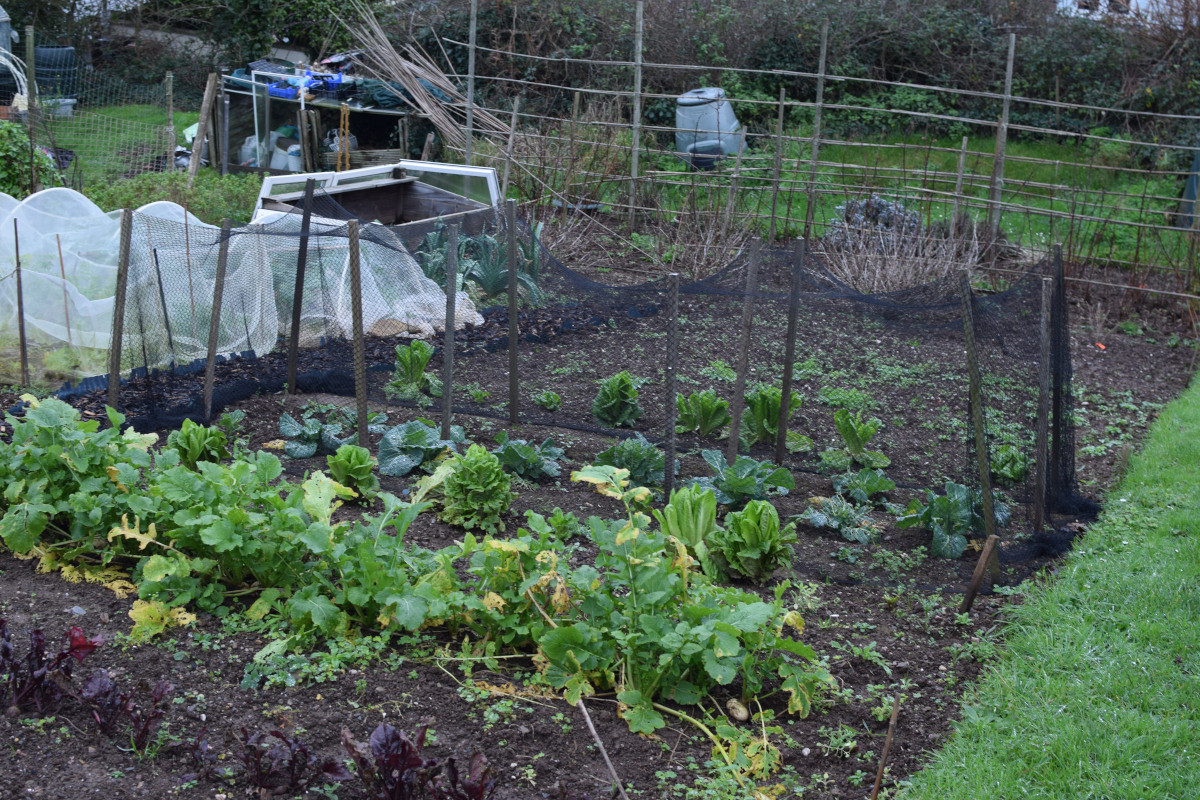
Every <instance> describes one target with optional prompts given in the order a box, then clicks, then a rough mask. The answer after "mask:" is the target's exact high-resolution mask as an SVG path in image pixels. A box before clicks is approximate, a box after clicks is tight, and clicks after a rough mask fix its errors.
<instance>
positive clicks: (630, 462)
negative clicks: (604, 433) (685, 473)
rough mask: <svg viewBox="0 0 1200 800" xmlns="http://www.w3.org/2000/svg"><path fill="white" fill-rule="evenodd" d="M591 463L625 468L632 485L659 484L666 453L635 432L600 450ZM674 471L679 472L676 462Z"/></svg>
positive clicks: (664, 474)
mask: <svg viewBox="0 0 1200 800" xmlns="http://www.w3.org/2000/svg"><path fill="white" fill-rule="evenodd" d="M593 463H596V464H607V465H608V466H611V467H616V468H618V469H623V470H626V471H627V472H628V473H629V480H630V481H631V482H632V483H633V485H634V486H661V485H662V482H663V479H664V478H665V477H666V463H667V457H666V455H664V454H663V451H662V450H659V449H658V447H656V446H655V445H654V444H652V443H651V442H650V441H649V440H647V439H646V437H645V436H642V434H641V433H635V434H634V435H633V438H631V439H621V440H619V441H618V442H617V443H616V444H614V445H613V446H612V447H610V448H608V449H607V450H602V451H600V452H599V453H597V454H596V458H595V459H593ZM675 471H676V472H677V473H678V472H679V464H678V463H676V464H675Z"/></svg>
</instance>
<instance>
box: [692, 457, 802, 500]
mask: <svg viewBox="0 0 1200 800" xmlns="http://www.w3.org/2000/svg"><path fill="white" fill-rule="evenodd" d="M700 457H701V458H703V459H704V460H705V462H706V463H707V464H708V465H709V466H710V467H712V469H713V472H714V473H716V474H715V475H713V476H711V477H702V478H693V479H692V483H693V484H695V485H697V486H700V487H703V488H705V489H711V490H712V491H713V494H715V495H716V497H717V502H718V503H720V504H721V505H723V506H728V507H729V508H732V509H739V508H742V507H743V506H745V505H746V503H748V502H749V501H751V500H764V499H766V498H767V497H770V496H772V495H785V494H787V493H788V491H789V490H791V489H795V488H796V480H795V478H793V477H792V473H791V472H789V471H788V470H787V469H785V468H783V467H777V466H775V465H774V464H772V463H770V462H769V461H755V460H754V459H752V458H749V457H747V456H738V457H737V460H736V461H734V462H733V464H732V465H729V464H726V463H725V456H724V455H722V454H721V451H720V450H703V451H701V453H700Z"/></svg>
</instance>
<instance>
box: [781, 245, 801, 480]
mask: <svg viewBox="0 0 1200 800" xmlns="http://www.w3.org/2000/svg"><path fill="white" fill-rule="evenodd" d="M806 246H807V240H805V239H798V240H796V246H795V256H794V258H795V260H794V261H793V263H792V285H791V290H790V291H789V292H788V323H787V342H786V344H785V345H784V355H783V385H782V387H781V389H782V391H781V393H780V395H779V420H778V423H779V427H778V429H777V431H776V433H775V463H776V464H780V465H782V464H783V459H784V456H785V455H786V454H787V433H788V417H790V416H791V414H789V413H788V412H789V411H790V410H791V403H790V402H788V401H789V400H790V399H791V396H792V374H793V372H792V371H793V369H794V364H795V361H796V327H797V319H798V317H799V316H800V275H801V272H802V271H803V270H804V255H805V253H804V251H805V248H806Z"/></svg>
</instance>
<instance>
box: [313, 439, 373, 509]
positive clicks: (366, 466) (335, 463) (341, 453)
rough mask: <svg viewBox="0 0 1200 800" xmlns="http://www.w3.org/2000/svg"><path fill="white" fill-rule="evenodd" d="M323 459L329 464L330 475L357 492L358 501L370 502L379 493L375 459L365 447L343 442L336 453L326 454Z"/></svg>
mask: <svg viewBox="0 0 1200 800" xmlns="http://www.w3.org/2000/svg"><path fill="white" fill-rule="evenodd" d="M325 461H326V463H328V464H329V475H330V477H332V478H333V479H334V480H335V481H337V482H338V483H340V484H341V485H342V486H345V487H346V488H347V489H350V490H352V491H354V492H355V493H357V494H358V499H359V502H362V503H370V502H371V501H372V500H374V499H375V497H376V496H377V495H378V494H379V478H377V477H375V459H374V458H372V457H371V451H370V450H368V449H367V448H365V447H359V446H358V445H353V444H344V445H342V446H341V447H339V448H338V449H337V452H336V453H334V454H333V455H331V456H326V457H325Z"/></svg>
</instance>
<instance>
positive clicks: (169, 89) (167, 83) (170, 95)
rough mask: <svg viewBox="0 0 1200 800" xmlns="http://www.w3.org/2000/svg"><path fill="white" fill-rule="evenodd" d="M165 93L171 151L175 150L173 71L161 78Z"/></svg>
mask: <svg viewBox="0 0 1200 800" xmlns="http://www.w3.org/2000/svg"><path fill="white" fill-rule="evenodd" d="M163 83H164V86H163V88H164V89H165V90H166V93H167V127H168V128H170V129H171V151H172V153H174V150H175V73H173V72H168V73H167V77H166V78H164V79H163Z"/></svg>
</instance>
